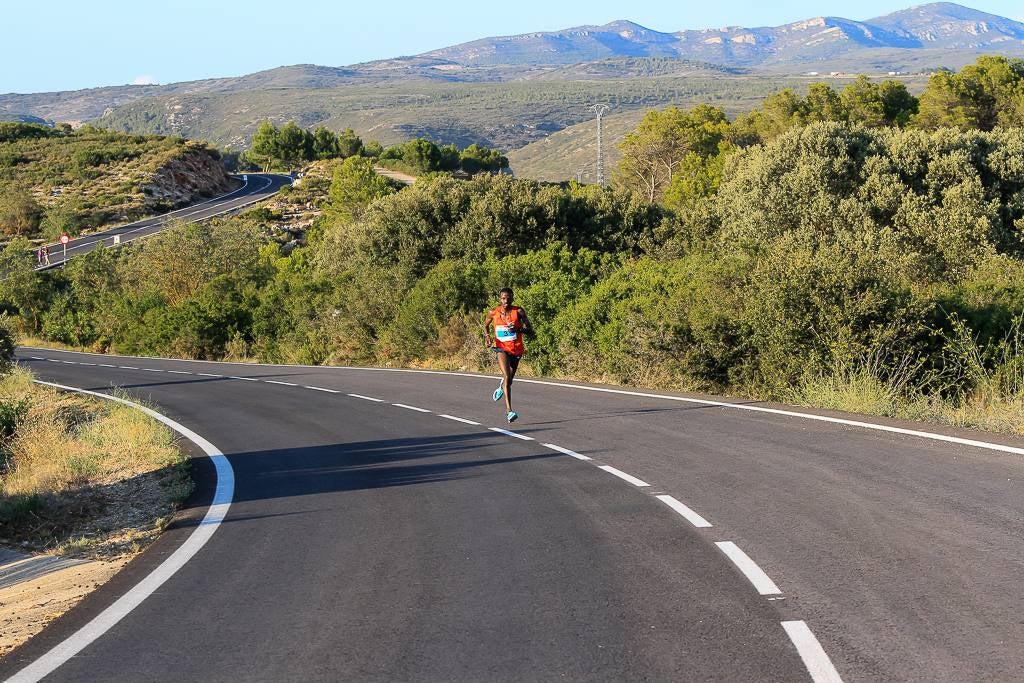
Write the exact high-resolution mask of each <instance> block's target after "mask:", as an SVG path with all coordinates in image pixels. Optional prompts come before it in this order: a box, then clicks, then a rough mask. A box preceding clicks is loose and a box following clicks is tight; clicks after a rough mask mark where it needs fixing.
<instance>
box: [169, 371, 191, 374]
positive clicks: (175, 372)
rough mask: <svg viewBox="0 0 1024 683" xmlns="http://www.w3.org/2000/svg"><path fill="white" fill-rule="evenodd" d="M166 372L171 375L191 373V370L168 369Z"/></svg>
mask: <svg viewBox="0 0 1024 683" xmlns="http://www.w3.org/2000/svg"><path fill="white" fill-rule="evenodd" d="M167 372H169V373H171V374H172V375H191V374H192V373H191V372H185V371H184V370H168V371H167Z"/></svg>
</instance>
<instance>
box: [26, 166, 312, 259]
mask: <svg viewBox="0 0 1024 683" xmlns="http://www.w3.org/2000/svg"><path fill="white" fill-rule="evenodd" d="M243 178H244V182H243V184H242V187H240V188H238V189H237V190H234V191H232V192H228V193H227V194H223V195H221V196H219V197H214V198H213V199H207V200H206V201H203V202H199V203H197V204H192V205H190V206H186V207H183V208H181V209H176V210H174V211H170V212H168V213H165V214H161V215H159V216H154V217H153V218H146V219H145V220H141V221H136V222H135V223H128V224H127V225H121V226H118V227H116V228H112V229H110V230H106V231H104V232H98V233H94V234H91V235H84V236H82V237H78V238H76V239H73V240H71V241H70V242H68V245H67V252H66V259H67V260H70V259H72V258H74V257H75V256H81V255H82V254H86V253H88V252H90V251H92V250H93V249H96V248H97V247H98V246H99V245H100V244H103V245H104V246H107V247H113V246H116V244H118V243H120V244H127V243H129V242H133V241H135V240H137V239H139V238H140V237H146V236H148V235H152V234H154V233H157V232H160V231H161V230H163V229H164V228H166V227H168V226H170V225H171V224H172V223H174V222H176V221H180V220H188V221H189V222H194V221H201V220H205V219H207V218H213V217H214V216H219V215H221V214H224V213H230V212H232V211H236V210H238V209H240V208H242V207H245V206H248V205H249V204H254V203H256V202H258V201H262V200H264V199H267V198H269V197H271V196H272V195H274V194H276V193H277V191H278V190H280V189H281V188H282V187H283V186H285V185H289V184H291V182H292V180H291V178H290V177H289V176H286V175H278V174H274V173H249V174H247V175H244V176H243ZM115 240H119V242H115ZM48 246H49V247H50V265H48V266H41V267H39V268H37V270H46V269H47V268H56V267H57V266H60V265H63V264H64V261H65V251H64V248H63V247H62V246H61V245H60V243H57V244H51V245H48Z"/></svg>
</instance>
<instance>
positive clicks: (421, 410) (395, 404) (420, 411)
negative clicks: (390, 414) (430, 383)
mask: <svg viewBox="0 0 1024 683" xmlns="http://www.w3.org/2000/svg"><path fill="white" fill-rule="evenodd" d="M391 405H393V406H395V407H396V408H405V409H406V410H415V411H416V412H417V413H429V412H432V411H430V410H427V409H426V408H417V407H416V406H407V405H405V404H404V403H392V404H391Z"/></svg>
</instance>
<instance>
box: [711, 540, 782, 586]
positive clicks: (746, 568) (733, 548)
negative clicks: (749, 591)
mask: <svg viewBox="0 0 1024 683" xmlns="http://www.w3.org/2000/svg"><path fill="white" fill-rule="evenodd" d="M715 545H717V546H718V548H719V549H720V550H721V551H722V552H723V553H725V554H726V556H727V557H728V558H729V559H730V560H732V563H733V564H735V565H736V567H737V568H739V570H740V571H741V572H743V575H744V576H746V577H747V578H748V579H749V580H750V583H752V584H754V588H756V589H757V592H758V593H760V594H761V595H778V594H779V593H781V592H782V591H780V590H779V587H778V586H776V585H775V582H774V581H772V580H771V579H769V578H768V575H767V574H765V573H764V571H762V569H761V568H760V567H758V566H757V563H756V562H754V561H753V560H752V559H750V557H749V556H748V555H747V554H746V553H745V552H743V551H742V550H740V547H739V546H738V545H736V544H735V543H733V542H732V541H719V542H717V543H715Z"/></svg>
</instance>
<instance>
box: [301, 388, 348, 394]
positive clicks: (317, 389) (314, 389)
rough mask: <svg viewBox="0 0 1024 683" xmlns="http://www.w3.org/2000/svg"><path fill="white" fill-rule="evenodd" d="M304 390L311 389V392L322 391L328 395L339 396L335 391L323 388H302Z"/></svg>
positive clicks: (338, 392)
mask: <svg viewBox="0 0 1024 683" xmlns="http://www.w3.org/2000/svg"><path fill="white" fill-rule="evenodd" d="M303 388H304V389H312V390H313V391H323V392H325V393H328V394H340V393H341V392H340V391H338V390H336V389H324V388H323V387H303Z"/></svg>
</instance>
